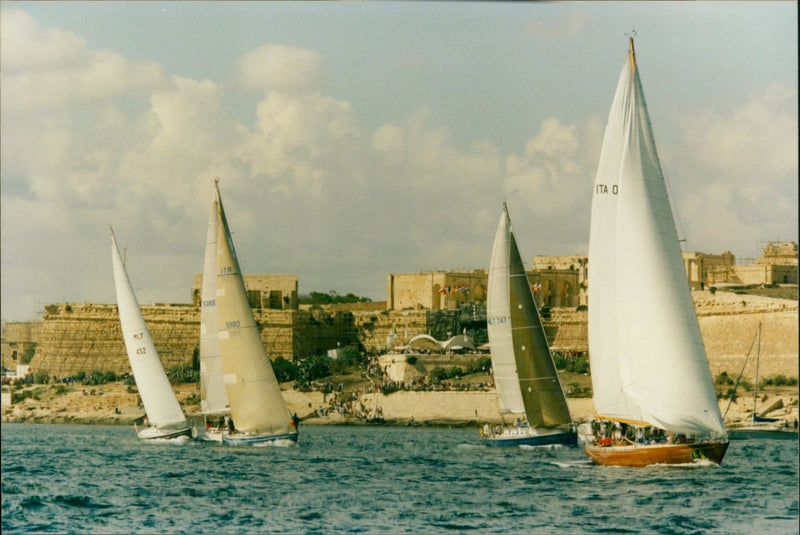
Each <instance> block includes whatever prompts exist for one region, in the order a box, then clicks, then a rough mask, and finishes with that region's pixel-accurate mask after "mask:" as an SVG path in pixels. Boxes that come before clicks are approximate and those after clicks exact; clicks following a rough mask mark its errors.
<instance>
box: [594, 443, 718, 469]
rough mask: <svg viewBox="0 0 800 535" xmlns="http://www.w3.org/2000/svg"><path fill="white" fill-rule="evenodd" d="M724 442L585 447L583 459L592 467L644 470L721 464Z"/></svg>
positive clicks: (595, 445)
mask: <svg viewBox="0 0 800 535" xmlns="http://www.w3.org/2000/svg"><path fill="white" fill-rule="evenodd" d="M727 449H728V442H727V441H725V442H704V443H697V444H637V445H630V446H599V445H597V444H586V449H585V451H586V455H587V456H588V457H589V459H591V460H592V462H594V463H595V464H602V465H605V466H648V465H651V464H690V463H693V462H695V461H701V460H709V461H711V462H714V463H716V464H720V463H722V457H723V456H724V455H725V451H726V450H727Z"/></svg>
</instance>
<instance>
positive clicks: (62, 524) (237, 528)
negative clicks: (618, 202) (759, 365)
mask: <svg viewBox="0 0 800 535" xmlns="http://www.w3.org/2000/svg"><path fill="white" fill-rule="evenodd" d="M2 530H3V532H4V533H12V532H16V533H19V532H80V533H259V532H279V533H341V532H356V533H358V532H363V533H403V532H412V533H442V532H448V531H469V530H473V531H476V532H480V533H484V532H494V533H504V532H505V533H581V532H583V533H596V532H610V533H748V534H758V533H770V534H777V533H798V443H797V441H791V440H788V441H787V440H776V441H772V440H763V441H734V442H732V443H731V445H730V447H729V449H728V453H727V455H726V456H725V459H724V462H723V464H722V465H721V466H714V465H707V464H700V465H688V466H678V467H675V466H652V467H647V468H620V467H602V466H596V465H593V464H591V463H590V462H589V461H588V460H587V458H586V457H585V455H584V453H583V451H582V449H581V448H580V447H579V448H566V447H545V448H526V447H521V448H507V449H506V448H488V447H485V446H484V445H482V444H481V441H480V437H479V434H478V430H477V429H471V428H452V429H451V428H446V427H384V426H320V425H316V426H312V425H307V426H301V435H300V440H299V444H297V445H296V446H288V447H261V448H254V447H230V446H222V445H219V444H214V443H203V442H197V441H186V440H183V441H180V440H179V441H162V442H146V441H142V440H140V439H138V438H137V437H136V435H135V434H134V432H133V430H132V429H131V428H129V427H126V426H85V425H37V424H3V425H2Z"/></svg>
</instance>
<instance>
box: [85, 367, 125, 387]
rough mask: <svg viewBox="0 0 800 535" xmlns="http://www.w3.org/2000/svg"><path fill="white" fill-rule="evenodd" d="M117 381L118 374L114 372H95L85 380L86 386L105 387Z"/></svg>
mask: <svg viewBox="0 0 800 535" xmlns="http://www.w3.org/2000/svg"><path fill="white" fill-rule="evenodd" d="M116 380H117V374H116V373H114V372H112V371H100V370H93V371H91V372H90V373H89V375H88V377H85V378H84V379H83V384H85V385H104V384H106V383H113V382H114V381H116Z"/></svg>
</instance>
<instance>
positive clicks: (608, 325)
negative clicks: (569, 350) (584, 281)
mask: <svg viewBox="0 0 800 535" xmlns="http://www.w3.org/2000/svg"><path fill="white" fill-rule="evenodd" d="M588 278H589V290H588V292H589V357H590V365H591V370H592V386H593V390H594V405H595V410H596V412H597V416H595V418H594V421H593V423H592V428H593V434H592V436H591V437H589V441H588V442H587V444H586V453H587V455H588V456H589V458H590V459H591V460H592V461H594V462H595V463H598V464H610V465H627V466H644V465H648V464H654V463H688V462H692V461H693V460H696V459H708V460H710V461H712V462H715V463H720V462H721V461H722V457H723V455H724V454H725V450H726V449H727V447H728V439H727V436H726V433H725V428H724V426H723V423H722V417H721V414H720V410H719V404H718V402H717V396H716V392H715V390H714V384H713V381H712V378H711V372H710V370H709V367H708V360H707V359H706V353H705V349H704V347H703V339H702V337H701V335H700V327H699V324H698V321H697V315H696V313H695V309H694V303H693V301H692V296H691V291H690V288H689V284H688V280H687V277H686V272H685V270H684V266H683V260H682V257H681V251H680V247H679V241H678V235H677V231H676V228H675V222H674V219H673V216H672V210H671V208H670V203H669V199H668V196H667V190H666V185H665V182H664V176H663V173H662V170H661V164H660V162H659V159H658V154H657V152H656V147H655V141H654V138H653V133H652V130H651V126H650V119H649V116H648V113H647V106H646V104H645V100H644V94H643V92H642V85H641V81H640V79H639V72H638V68H637V65H636V58H635V54H634V49H633V39H631V40H630V51H629V53H628V55H627V59H626V62H625V65H624V67H623V69H622V73H621V75H620V78H619V83H618V85H617V90H616V94H615V96H614V102H613V104H612V107H611V111H610V113H609V117H608V125H607V127H606V132H605V137H604V139H603V149H602V152H601V155H600V162H599V165H598V170H597V176H596V178H595V183H594V191H593V194H592V215H591V232H590V238H589V271H588Z"/></svg>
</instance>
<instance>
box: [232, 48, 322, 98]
mask: <svg viewBox="0 0 800 535" xmlns="http://www.w3.org/2000/svg"><path fill="white" fill-rule="evenodd" d="M321 63H322V55H320V54H319V53H318V52H315V51H313V50H308V49H304V48H296V47H291V46H286V45H280V44H267V45H264V46H262V47H260V48H258V49H256V50H252V51H250V52H248V53H246V54H244V55H243V56H242V57H241V58H240V59H239V61H238V66H239V75H240V77H241V81H242V83H243V84H244V85H245V86H247V87H251V88H259V89H273V90H280V91H295V90H299V89H307V88H309V87H314V86H315V85H316V84H317V82H318V79H319V70H320V64H321Z"/></svg>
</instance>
